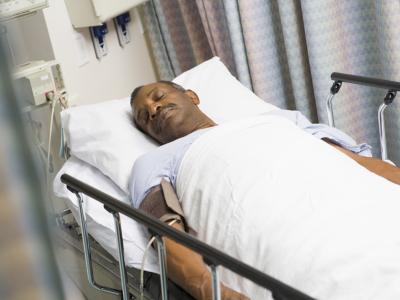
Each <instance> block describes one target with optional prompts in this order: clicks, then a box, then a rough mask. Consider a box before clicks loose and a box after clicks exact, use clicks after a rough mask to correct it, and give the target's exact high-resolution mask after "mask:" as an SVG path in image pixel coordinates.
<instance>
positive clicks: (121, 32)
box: [114, 12, 131, 48]
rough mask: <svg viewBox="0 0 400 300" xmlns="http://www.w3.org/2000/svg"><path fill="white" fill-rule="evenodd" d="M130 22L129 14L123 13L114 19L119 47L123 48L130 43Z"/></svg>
mask: <svg viewBox="0 0 400 300" xmlns="http://www.w3.org/2000/svg"><path fill="white" fill-rule="evenodd" d="M130 21H131V15H130V14H129V12H126V13H123V14H121V15H119V16H117V17H115V18H114V24H115V28H116V30H117V35H118V42H119V45H120V46H121V47H122V48H123V47H124V46H125V45H126V44H128V43H129V42H130V41H131V37H130V32H129V27H128V23H129V22H130Z"/></svg>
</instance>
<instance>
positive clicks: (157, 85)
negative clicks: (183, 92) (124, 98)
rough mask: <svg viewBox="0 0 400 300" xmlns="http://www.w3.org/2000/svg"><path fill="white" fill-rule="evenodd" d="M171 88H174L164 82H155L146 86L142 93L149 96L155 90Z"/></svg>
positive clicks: (141, 90)
mask: <svg viewBox="0 0 400 300" xmlns="http://www.w3.org/2000/svg"><path fill="white" fill-rule="evenodd" d="M161 87H162V88H171V89H173V87H172V86H170V85H169V84H166V83H163V82H153V83H149V84H146V85H144V86H143V87H142V88H141V89H140V93H139V94H141V95H147V94H148V93H150V92H151V91H152V90H153V89H154V88H161Z"/></svg>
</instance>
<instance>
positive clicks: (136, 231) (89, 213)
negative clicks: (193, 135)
mask: <svg viewBox="0 0 400 300" xmlns="http://www.w3.org/2000/svg"><path fill="white" fill-rule="evenodd" d="M64 173H66V174H69V175H71V176H73V177H75V178H77V179H79V180H81V181H83V182H85V183H87V184H89V185H91V186H93V187H94V188H97V189H99V190H101V191H103V192H105V193H107V194H109V195H110V196H112V197H114V198H116V199H119V200H121V201H123V202H125V203H129V197H128V195H127V194H125V193H124V192H123V191H122V190H121V189H119V188H118V186H116V185H115V184H114V183H113V182H112V181H111V180H110V179H109V178H107V177H106V176H104V175H103V174H102V173H101V172H100V171H99V170H97V169H96V168H94V167H92V166H90V165H89V164H87V163H85V162H84V161H81V160H79V159H77V158H75V157H71V158H69V159H68V161H67V162H66V163H65V164H64V166H63V167H62V168H61V170H60V171H59V172H58V174H57V176H56V177H55V179H54V186H53V189H54V193H55V194H56V196H58V197H60V198H63V199H65V201H66V205H67V206H68V208H69V209H71V211H72V214H73V215H74V217H75V219H76V220H78V222H79V221H80V218H79V207H78V201H77V199H76V196H75V194H73V193H71V192H70V191H69V190H68V189H67V188H66V186H65V184H63V183H62V182H61V180H60V177H61V175H62V174H64ZM81 196H82V198H83V201H84V210H85V213H86V222H87V228H88V232H89V234H90V235H91V236H92V237H93V238H94V239H96V241H97V242H98V243H99V244H100V245H101V246H102V247H104V249H106V250H107V252H109V253H110V254H111V255H112V256H113V257H114V258H115V259H117V260H118V246H117V242H116V235H115V227H114V218H113V217H112V215H111V214H110V213H109V212H107V211H106V210H105V209H104V207H103V205H102V204H101V203H100V202H98V201H96V200H94V199H92V198H90V197H88V196H86V195H84V194H81ZM120 217H121V229H122V235H123V240H124V252H125V263H126V265H127V266H130V267H135V268H137V269H140V267H141V263H142V257H143V253H144V249H145V247H146V244H147V241H148V239H149V236H148V234H147V231H146V230H143V228H142V226H141V225H139V223H137V222H135V221H134V220H132V219H130V218H128V217H126V216H125V215H122V214H121V215H120ZM79 223H80V222H79ZM145 269H146V270H147V271H151V272H156V273H158V272H159V268H158V260H157V256H156V255H155V253H154V251H149V253H148V257H147V259H146V264H145Z"/></svg>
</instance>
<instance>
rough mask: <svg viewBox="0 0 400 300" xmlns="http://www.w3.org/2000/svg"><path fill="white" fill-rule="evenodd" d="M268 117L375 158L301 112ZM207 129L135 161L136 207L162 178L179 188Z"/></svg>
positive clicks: (132, 187) (132, 191) (132, 185)
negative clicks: (182, 170) (184, 166)
mask: <svg viewBox="0 0 400 300" xmlns="http://www.w3.org/2000/svg"><path fill="white" fill-rule="evenodd" d="M267 115H277V116H281V117H284V118H286V119H288V120H290V121H292V122H294V123H295V124H296V125H297V126H299V127H300V128H302V129H303V130H304V131H306V132H308V133H310V134H311V135H313V136H315V137H316V138H319V139H322V138H329V139H330V140H332V141H335V142H336V143H337V144H339V145H340V146H342V147H343V148H345V149H347V150H350V151H352V152H354V153H357V154H360V155H364V156H372V155H371V147H370V146H369V145H367V144H358V145H357V143H356V142H355V141H354V140H353V139H352V138H351V137H350V136H348V135H347V134H345V133H343V132H342V131H340V130H338V129H336V128H332V127H329V126H327V125H324V124H312V123H311V122H310V121H308V120H307V118H306V117H304V115H303V114H301V113H300V112H298V111H290V110H276V111H272V112H269V113H267ZM207 130H210V128H205V129H200V130H197V131H195V132H192V133H191V134H188V135H186V136H184V137H182V138H180V139H177V140H175V141H173V142H171V143H168V144H165V145H162V146H160V147H158V148H157V149H155V150H153V151H150V152H148V153H146V154H144V155H142V156H141V157H139V158H138V159H137V160H136V162H135V164H134V165H133V168H132V174H131V180H130V186H129V189H130V194H131V202H132V205H133V206H134V207H135V208H138V207H139V206H140V203H141V202H142V201H143V199H144V198H145V197H146V195H147V194H148V193H149V191H150V190H151V189H152V188H153V187H155V186H157V185H159V184H160V183H161V179H163V178H164V179H166V180H168V181H169V182H171V184H172V186H173V187H174V188H176V178H177V176H178V170H179V166H180V164H181V162H182V159H183V156H184V155H185V153H186V151H187V150H188V148H189V147H190V145H191V144H192V143H193V142H194V141H195V140H196V139H197V138H198V137H199V136H200V135H202V134H203V133H204V132H206V131H207Z"/></svg>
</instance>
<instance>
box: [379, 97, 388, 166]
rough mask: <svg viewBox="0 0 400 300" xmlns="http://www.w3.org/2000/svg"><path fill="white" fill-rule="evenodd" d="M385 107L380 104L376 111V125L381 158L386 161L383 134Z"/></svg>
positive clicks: (384, 135)
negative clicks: (377, 125)
mask: <svg viewBox="0 0 400 300" xmlns="http://www.w3.org/2000/svg"><path fill="white" fill-rule="evenodd" d="M386 107H387V105H386V104H385V103H382V104H381V105H380V106H379V109H378V124H379V141H380V143H381V158H382V160H387V159H388V157H387V145H386V132H385V115H384V111H385V109H386Z"/></svg>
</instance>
